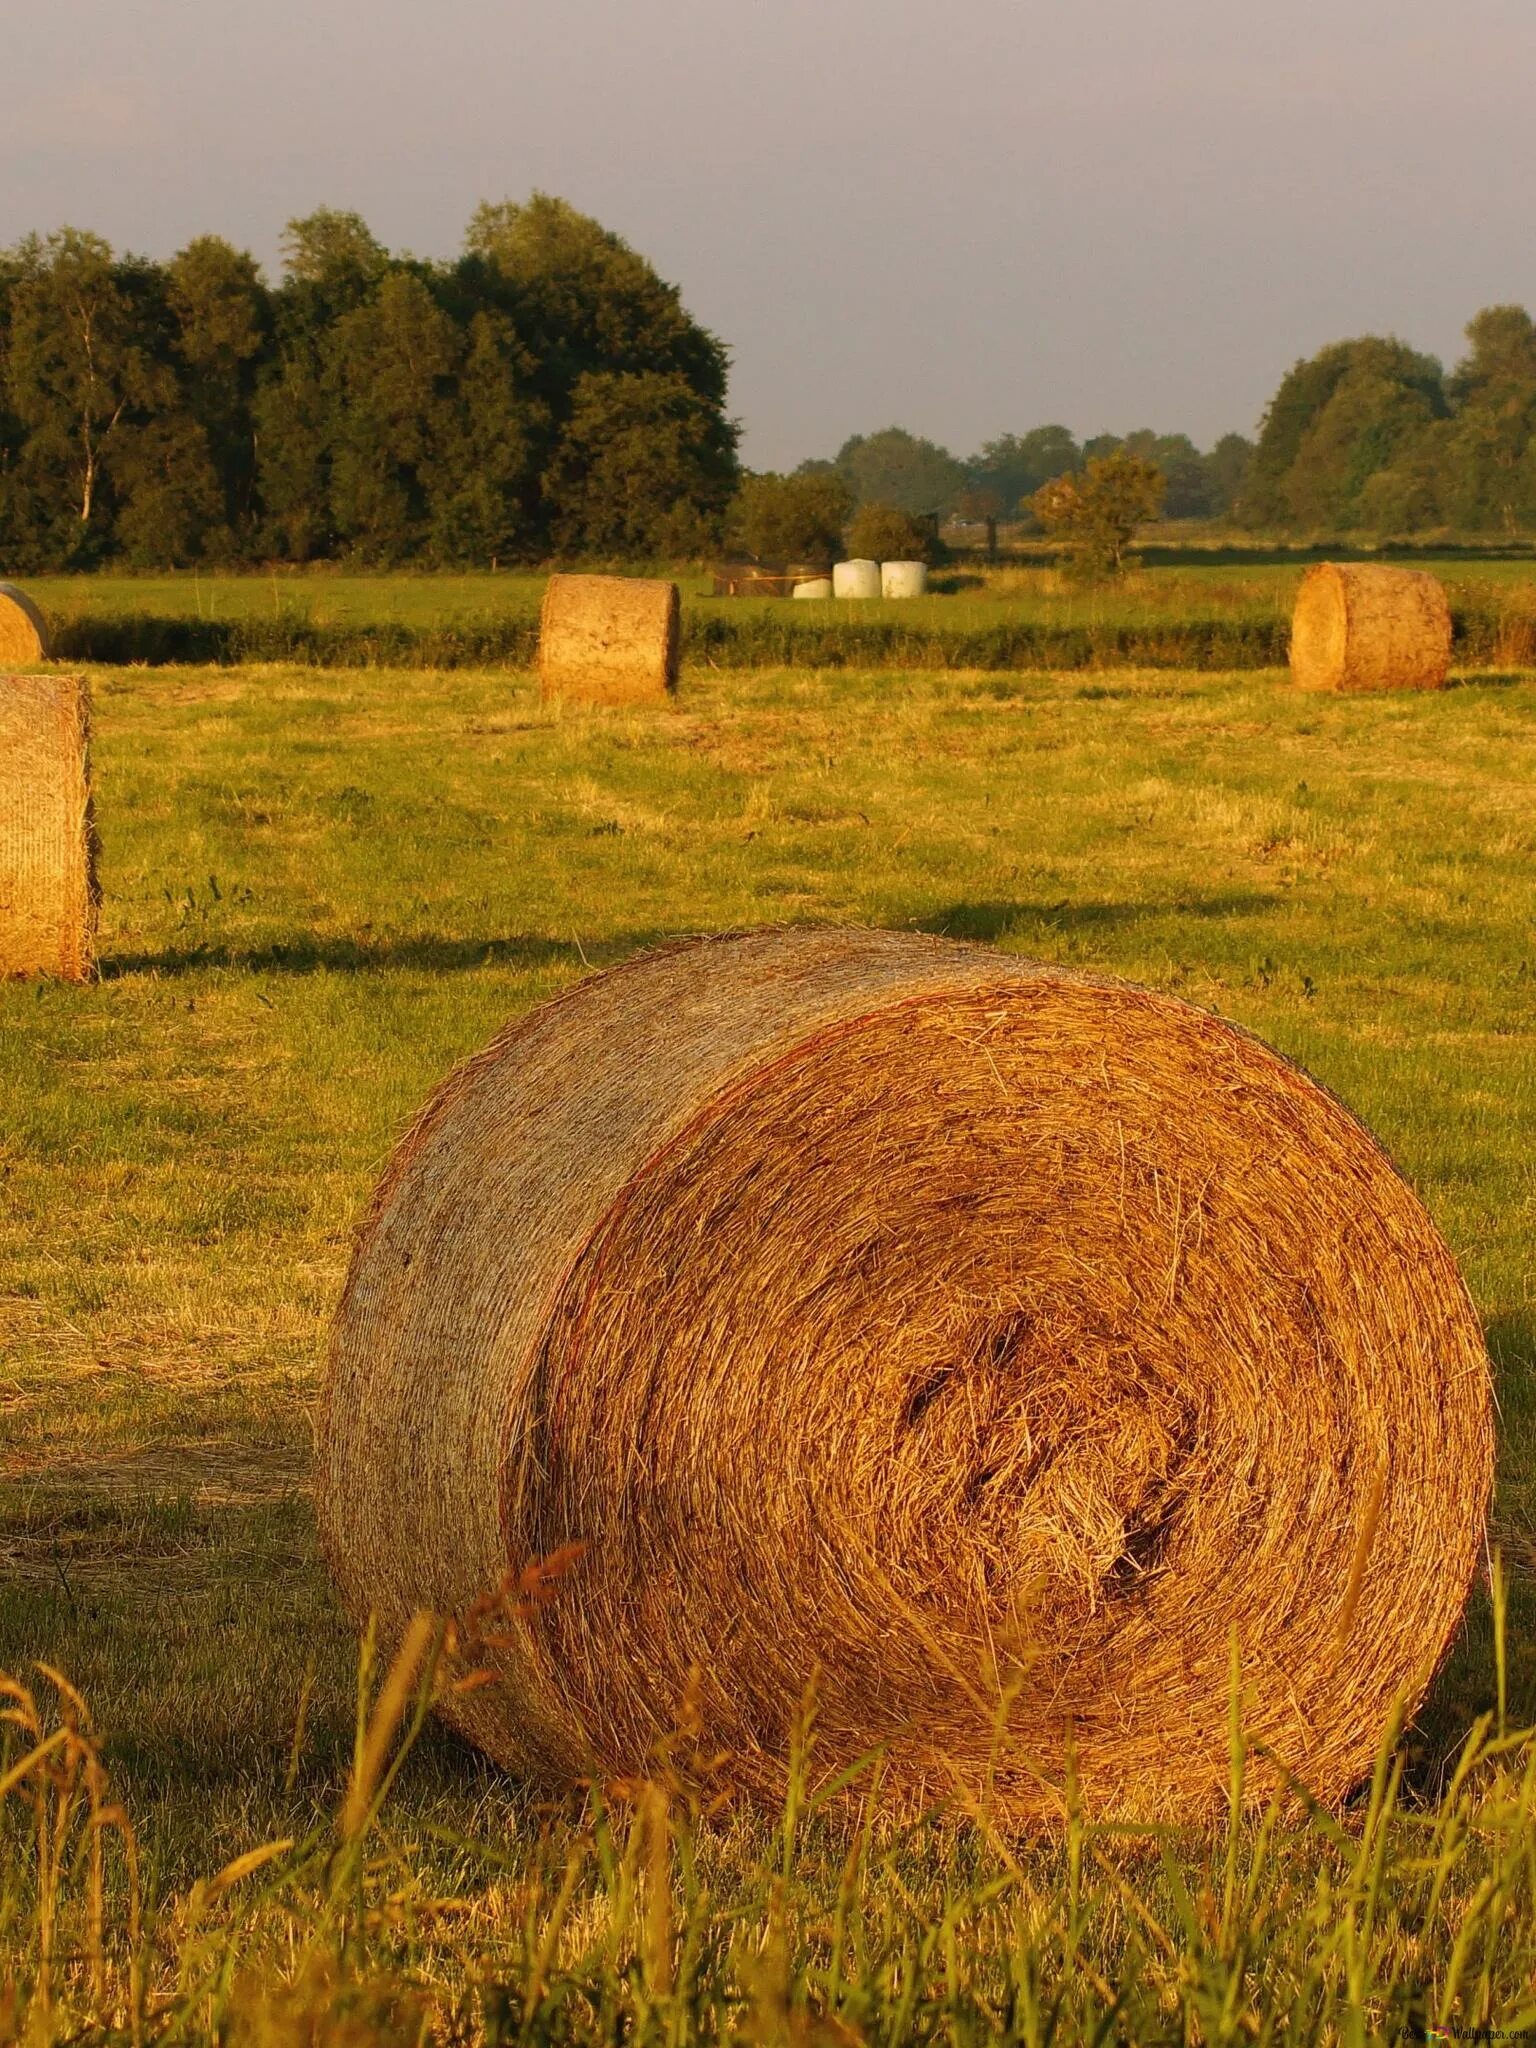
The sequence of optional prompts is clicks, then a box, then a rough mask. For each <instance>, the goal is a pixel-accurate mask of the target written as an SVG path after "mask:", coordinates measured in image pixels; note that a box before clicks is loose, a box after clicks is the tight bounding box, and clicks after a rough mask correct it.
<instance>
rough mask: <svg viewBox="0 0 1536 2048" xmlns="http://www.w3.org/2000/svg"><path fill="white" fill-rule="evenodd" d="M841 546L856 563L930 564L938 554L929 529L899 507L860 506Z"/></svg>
mask: <svg viewBox="0 0 1536 2048" xmlns="http://www.w3.org/2000/svg"><path fill="white" fill-rule="evenodd" d="M844 545H845V546H846V547H847V550H848V553H849V555H850V556H852V557H853V559H854V560H856V561H870V562H931V561H932V560H933V559H934V557H935V555H936V554H937V552H938V551H937V548H936V547H935V544H934V536H933V533H932V531H931V529H930V528H929V527H926V526H924V525H922V524H920V523H919V521H917V520H916V519H914V518H913V516H912V514H911V513H910V512H905V511H903V510H902V508H901V507H900V506H899V505H861V506H860V507H859V509H858V510H857V511H856V512H855V513H854V515H853V518H852V520H851V521H850V522H849V525H848V531H847V534H846V535H845V536H844Z"/></svg>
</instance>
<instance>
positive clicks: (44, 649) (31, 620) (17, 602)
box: [0, 583, 50, 668]
mask: <svg viewBox="0 0 1536 2048" xmlns="http://www.w3.org/2000/svg"><path fill="white" fill-rule="evenodd" d="M49 652H50V648H49V640H48V625H47V621H46V620H45V619H44V617H43V615H42V613H41V612H40V611H39V610H38V608H37V606H36V605H35V604H34V603H33V602H32V600H31V598H30V597H28V595H27V593H26V592H25V591H24V590H22V589H21V588H20V587H19V586H18V585H16V584H14V583H0V667H11V666H13V665H14V666H15V667H18V668H28V667H30V666H31V664H32V663H33V662H34V661H47V660H48V658H49Z"/></svg>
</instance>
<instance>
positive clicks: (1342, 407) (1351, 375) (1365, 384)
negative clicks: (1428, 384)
mask: <svg viewBox="0 0 1536 2048" xmlns="http://www.w3.org/2000/svg"><path fill="white" fill-rule="evenodd" d="M1443 411H1444V406H1443V402H1441V401H1440V392H1439V386H1438V379H1437V380H1436V386H1435V390H1434V392H1433V394H1432V395H1431V393H1429V392H1427V391H1425V390H1424V389H1423V388H1421V386H1420V384H1419V383H1418V382H1417V381H1416V380H1415V381H1409V380H1408V379H1406V378H1403V377H1401V376H1399V375H1396V374H1395V373H1394V372H1393V370H1392V369H1391V368H1390V367H1389V366H1386V365H1378V363H1377V362H1376V361H1374V360H1371V359H1362V360H1361V361H1360V362H1359V363H1357V364H1356V366H1355V367H1353V368H1352V369H1351V370H1349V371H1348V372H1347V374H1346V375H1344V376H1343V377H1341V378H1340V379H1339V380H1338V382H1337V383H1336V384H1335V386H1334V388H1333V391H1332V393H1331V394H1330V396H1329V398H1328V400H1327V403H1326V404H1325V405H1323V406H1322V407H1321V408H1320V409H1319V411H1318V412H1317V413H1316V414H1315V415H1314V417H1313V419H1312V421H1311V423H1310V425H1309V426H1308V427H1307V429H1306V431H1305V433H1304V434H1303V435H1302V436H1301V439H1300V442H1299V443H1298V445H1297V449H1296V454H1295V457H1294V459H1293V461H1292V463H1291V465H1290V468H1289V469H1288V470H1287V471H1286V474H1285V478H1284V482H1283V490H1282V503H1283V506H1284V508H1285V512H1286V514H1287V515H1288V517H1287V519H1286V524H1287V525H1288V526H1290V527H1291V528H1292V529H1293V530H1296V531H1300V532H1303V533H1307V532H1310V533H1349V532H1355V531H1358V530H1360V529H1361V528H1362V527H1363V525H1364V523H1365V516H1366V515H1365V510H1364V507H1363V506H1362V503H1361V498H1362V493H1363V491H1364V489H1365V486H1366V484H1367V483H1368V482H1369V480H1370V478H1371V477H1372V476H1374V475H1375V474H1376V472H1377V471H1378V470H1383V469H1386V468H1388V467H1390V466H1391V465H1392V464H1393V463H1395V462H1396V461H1398V460H1399V459H1400V458H1401V457H1402V456H1403V455H1404V454H1405V453H1406V452H1407V450H1408V448H1409V447H1410V446H1411V444H1412V443H1414V442H1415V441H1417V440H1418V439H1419V438H1420V437H1421V435H1422V434H1423V432H1424V430H1425V428H1426V427H1428V426H1429V425H1430V423H1431V422H1432V421H1433V420H1435V419H1436V418H1438V417H1439V416H1440V415H1441V414H1442V413H1443Z"/></svg>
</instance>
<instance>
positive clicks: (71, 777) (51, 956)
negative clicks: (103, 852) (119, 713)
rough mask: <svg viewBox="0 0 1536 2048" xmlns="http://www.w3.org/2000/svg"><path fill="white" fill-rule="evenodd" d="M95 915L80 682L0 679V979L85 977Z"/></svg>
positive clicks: (86, 711) (86, 710) (86, 716)
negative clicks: (13, 976) (14, 976)
mask: <svg viewBox="0 0 1536 2048" xmlns="http://www.w3.org/2000/svg"><path fill="white" fill-rule="evenodd" d="M96 910H97V890H96V834H95V830H94V828H93V825H92V819H91V772H90V698H89V695H88V693H87V690H86V686H85V683H84V681H83V680H82V678H81V677H79V676H59V675H44V676H0V976H10V975H32V974H51V975H56V976H57V977H58V978H59V979H60V980H61V981H83V980H85V978H86V977H87V976H88V975H89V973H90V972H91V967H92V964H93V961H94V958H95V941H96Z"/></svg>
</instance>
